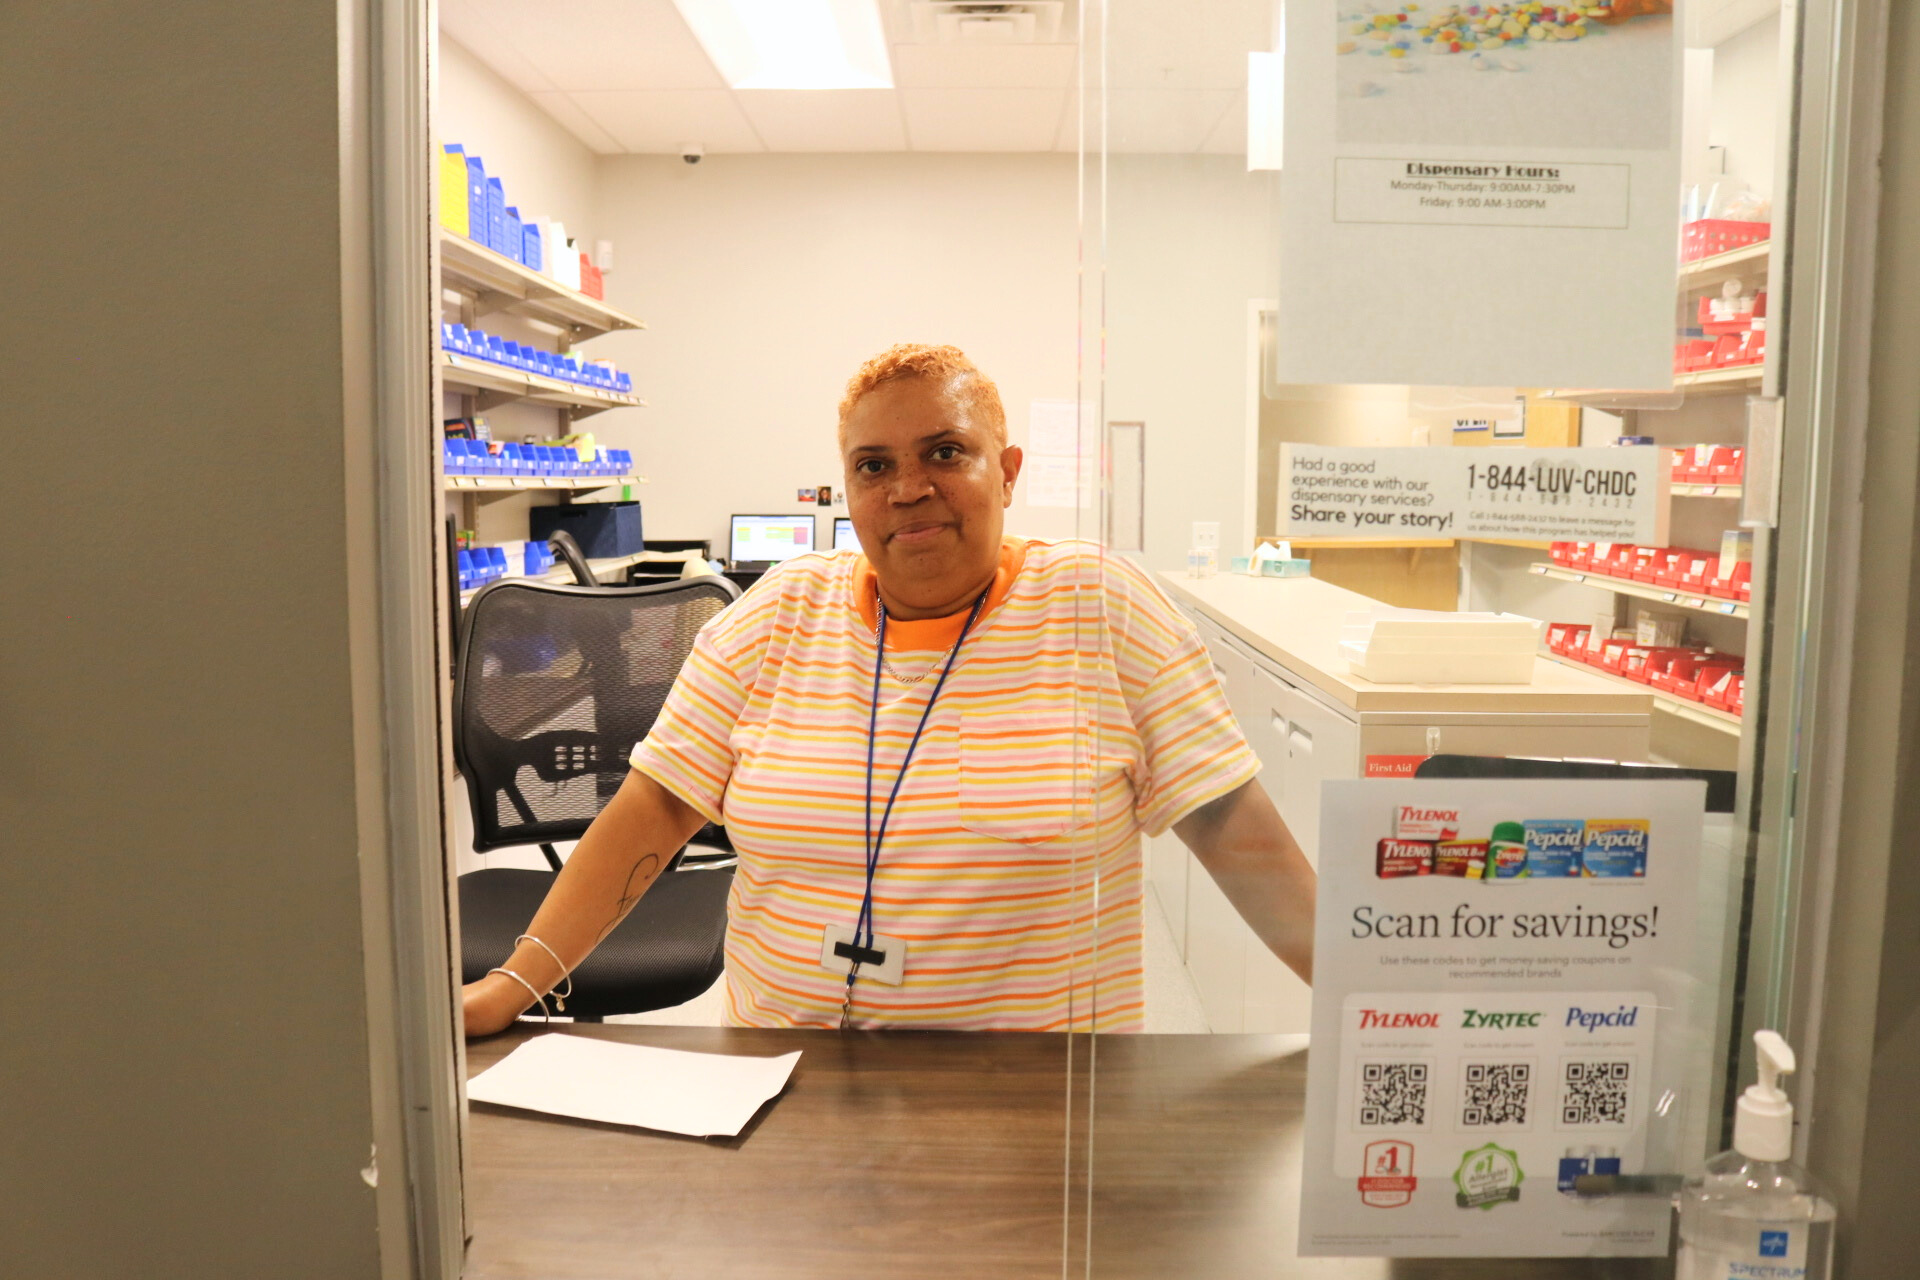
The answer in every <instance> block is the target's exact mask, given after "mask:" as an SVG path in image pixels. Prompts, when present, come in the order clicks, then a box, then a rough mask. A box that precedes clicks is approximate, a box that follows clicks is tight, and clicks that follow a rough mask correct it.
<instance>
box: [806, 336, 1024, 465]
mask: <svg viewBox="0 0 1920 1280" xmlns="http://www.w3.org/2000/svg"><path fill="white" fill-rule="evenodd" d="M906 378H930V379H932V380H934V381H936V382H945V383H950V384H953V387H952V389H953V394H954V395H955V397H956V398H958V399H959V401H960V403H961V404H963V405H965V406H966V407H967V411H968V412H969V413H970V414H971V415H972V416H973V418H974V420H975V421H976V422H980V423H983V424H985V425H986V427H987V428H988V429H989V430H991V431H992V432H993V437H994V439H995V440H996V441H998V442H999V443H1000V444H1001V445H1002V446H1004V445H1005V444H1006V443H1007V411H1006V408H1005V407H1004V406H1003V405H1002V404H1001V403H1000V388H998V387H996V386H994V385H993V379H992V378H989V377H988V376H987V375H986V374H984V373H982V372H980V369H979V367H978V366H976V365H975V364H974V363H973V361H971V360H969V359H967V356H966V353H965V352H964V351H962V350H960V348H958V347H933V346H928V345H927V344H925V343H922V342H900V343H895V344H894V345H893V346H891V347H888V348H887V349H886V350H885V351H882V352H881V353H880V354H879V355H877V356H874V357H873V358H872V359H870V360H868V361H867V362H866V363H865V364H863V365H861V366H860V371H859V372H858V373H856V374H854V375H853V377H852V378H850V379H848V380H847V393H846V394H845V395H843V396H841V397H840V434H841V436H842V438H844V437H845V435H846V431H847V416H848V415H849V414H851V413H852V412H853V406H854V405H856V404H858V403H859V402H860V397H861V396H864V395H866V394H867V392H869V391H871V390H873V389H874V388H875V387H877V386H879V385H880V384H881V383H883V382H899V381H901V380H902V379H906Z"/></svg>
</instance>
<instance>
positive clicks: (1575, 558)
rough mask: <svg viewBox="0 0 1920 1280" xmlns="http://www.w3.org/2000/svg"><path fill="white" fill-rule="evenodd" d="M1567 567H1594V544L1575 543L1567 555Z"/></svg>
mask: <svg viewBox="0 0 1920 1280" xmlns="http://www.w3.org/2000/svg"><path fill="white" fill-rule="evenodd" d="M1567 568H1569V569H1591V568H1593V544H1592V543H1591V542H1576V543H1574V544H1573V550H1572V552H1570V553H1569V554H1568V556H1567Z"/></svg>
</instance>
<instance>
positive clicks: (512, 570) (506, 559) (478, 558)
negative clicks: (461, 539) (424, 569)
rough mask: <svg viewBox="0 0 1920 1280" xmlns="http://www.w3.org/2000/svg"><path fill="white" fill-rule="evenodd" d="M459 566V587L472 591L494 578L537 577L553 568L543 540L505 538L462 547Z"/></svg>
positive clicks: (550, 553)
mask: <svg viewBox="0 0 1920 1280" xmlns="http://www.w3.org/2000/svg"><path fill="white" fill-rule="evenodd" d="M459 566H460V589H461V590H462V591H471V590H473V589H474V588H475V587H483V586H485V585H486V584H487V583H489V582H492V581H493V580H494V579H495V578H507V577H514V578H520V577H527V578H531V577H537V576H538V575H540V574H543V573H545V572H546V571H547V570H549V569H551V568H553V552H552V551H551V550H549V549H548V547H547V544H546V543H544V542H504V543H501V544H500V545H499V546H494V547H472V548H465V549H462V550H461V552H460V555H459Z"/></svg>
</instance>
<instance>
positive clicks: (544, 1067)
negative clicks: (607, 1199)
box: [467, 1033, 800, 1138]
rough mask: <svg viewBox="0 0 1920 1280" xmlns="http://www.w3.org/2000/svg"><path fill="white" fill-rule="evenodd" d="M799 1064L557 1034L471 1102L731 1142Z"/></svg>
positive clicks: (527, 1050)
mask: <svg viewBox="0 0 1920 1280" xmlns="http://www.w3.org/2000/svg"><path fill="white" fill-rule="evenodd" d="M798 1061H800V1054H799V1053H798V1051H796V1052H793V1053H786V1054H781V1055H780V1056H779V1057H777V1058H749V1057H739V1056H735V1055H732V1054H724V1053H688V1052H685V1051H684V1050H679V1049H655V1048H652V1047H650V1046H647V1045H638V1044H618V1043H615V1042H613V1041H609V1040H592V1039H588V1038H587V1037H585V1036H573V1035H564V1034H557V1033H550V1034H547V1035H543V1036H539V1037H537V1038H535V1039H532V1040H529V1041H527V1042H526V1043H525V1044H523V1045H521V1046H520V1047H519V1048H517V1049H515V1050H514V1051H513V1052H512V1053H509V1054H508V1055H507V1056H506V1057H504V1058H502V1059H501V1060H500V1061H498V1062H496V1063H494V1064H493V1065H492V1066H491V1067H488V1068H487V1069H486V1070H485V1071H482V1072H481V1073H480V1074H479V1075H477V1076H475V1077H474V1078H473V1079H471V1080H469V1081H468V1082H467V1097H468V1098H470V1099H472V1100H473V1101H475V1102H491V1103H494V1104H495V1105H497V1106H502V1107H520V1108H522V1109H524V1110H528V1111H545V1112H548V1113H550V1114H552V1115H558V1116H573V1117H575V1118H576V1119H580V1120H598V1121H601V1122H603V1123H606V1124H626V1125H634V1126H636V1127H638V1128H642V1129H658V1130H660V1131H661V1132H663V1133H681V1134H686V1135H687V1136H689V1137H694V1138H710V1137H727V1138H731V1137H735V1136H737V1135H738V1134H739V1132H740V1131H741V1130H742V1129H744V1128H746V1127H747V1122H748V1121H749V1120H751V1119H753V1115H754V1112H756V1111H758V1110H759V1109H760V1108H761V1107H762V1106H764V1105H766V1103H767V1100H768V1099H770V1098H773V1097H775V1096H777V1095H778V1094H779V1092H780V1091H781V1090H782V1089H784V1088H786V1087H787V1080H788V1078H789V1077H790V1076H792V1074H793V1064H794V1063H796V1062H798Z"/></svg>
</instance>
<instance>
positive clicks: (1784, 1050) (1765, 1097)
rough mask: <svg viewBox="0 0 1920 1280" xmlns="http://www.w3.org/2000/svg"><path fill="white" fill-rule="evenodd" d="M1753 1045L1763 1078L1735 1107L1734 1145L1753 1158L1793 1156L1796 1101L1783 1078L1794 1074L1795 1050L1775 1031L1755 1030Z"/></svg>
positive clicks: (1752, 1086) (1774, 1158)
mask: <svg viewBox="0 0 1920 1280" xmlns="http://www.w3.org/2000/svg"><path fill="white" fill-rule="evenodd" d="M1753 1047H1754V1053H1755V1056H1756V1057H1757V1058H1758V1059H1759V1063H1760V1081H1759V1083H1758V1084H1753V1085H1749V1086H1748V1087H1747V1091H1746V1092H1745V1093H1743V1094H1741V1095H1740V1102H1739V1104H1738V1105H1737V1106H1736V1107H1735V1109H1734V1117H1733V1147H1734V1150H1736V1151H1738V1152H1739V1153H1740V1154H1741V1155H1743V1156H1746V1157H1748V1158H1749V1159H1753V1160H1786V1159H1790V1158H1791V1157H1792V1156H1793V1104H1792V1103H1791V1102H1789V1101H1787V1094H1786V1090H1784V1089H1782V1088H1781V1087H1780V1077H1781V1076H1785V1075H1791V1074H1793V1050H1792V1048H1791V1047H1789V1046H1788V1044H1787V1042H1786V1041H1785V1040H1784V1039H1782V1038H1781V1037H1780V1034H1779V1033H1778V1032H1775V1031H1757V1032H1755V1033H1754V1036H1753Z"/></svg>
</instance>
